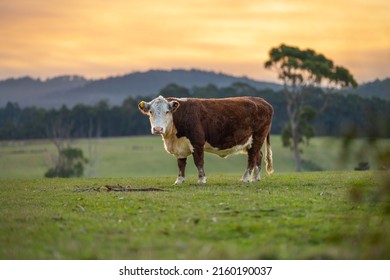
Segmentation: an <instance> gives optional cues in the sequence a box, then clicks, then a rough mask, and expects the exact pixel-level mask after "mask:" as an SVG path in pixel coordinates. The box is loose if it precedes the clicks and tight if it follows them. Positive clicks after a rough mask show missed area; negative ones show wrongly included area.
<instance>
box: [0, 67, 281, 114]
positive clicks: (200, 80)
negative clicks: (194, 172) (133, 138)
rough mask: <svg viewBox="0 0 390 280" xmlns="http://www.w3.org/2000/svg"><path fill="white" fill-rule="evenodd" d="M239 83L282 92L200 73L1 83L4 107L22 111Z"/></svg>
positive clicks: (116, 102)
mask: <svg viewBox="0 0 390 280" xmlns="http://www.w3.org/2000/svg"><path fill="white" fill-rule="evenodd" d="M235 82H243V83H247V84H249V85H251V86H253V87H255V88H257V89H264V88H269V89H273V90H277V89H279V88H281V86H280V85H278V84H276V83H267V82H260V81H255V80H252V79H249V78H246V77H234V76H230V75H226V74H222V73H215V72H207V71H200V70H172V71H163V70H150V71H147V72H134V73H131V74H127V75H124V76H117V77H109V78H105V79H98V80H87V79H85V78H83V77H79V76H63V77H56V78H53V79H48V80H46V81H42V80H39V79H38V80H37V79H32V78H29V77H25V78H19V79H8V80H4V81H0V106H4V105H5V104H6V103H7V102H9V101H11V102H17V103H18V104H19V105H20V106H21V107H26V106H37V107H45V108H50V107H59V106H61V105H62V104H66V105H68V106H73V105H75V104H78V103H83V104H88V105H94V104H96V103H97V102H98V101H100V100H103V99H104V100H107V101H108V102H109V104H111V105H119V104H121V103H122V101H123V100H124V99H125V98H127V97H129V96H133V97H136V96H151V95H156V94H158V92H159V91H160V90H161V89H162V88H164V87H165V86H167V85H168V84H170V83H176V84H179V85H181V86H184V87H187V88H192V87H194V86H206V85H208V84H214V85H216V86H218V87H224V86H229V85H231V84H232V83H235Z"/></svg>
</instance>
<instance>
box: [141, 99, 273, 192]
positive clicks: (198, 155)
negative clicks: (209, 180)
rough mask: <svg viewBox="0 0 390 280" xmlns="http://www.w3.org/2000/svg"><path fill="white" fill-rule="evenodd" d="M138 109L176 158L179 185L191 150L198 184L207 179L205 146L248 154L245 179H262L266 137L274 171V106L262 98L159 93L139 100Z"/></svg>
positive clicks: (267, 157)
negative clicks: (271, 141)
mask: <svg viewBox="0 0 390 280" xmlns="http://www.w3.org/2000/svg"><path fill="white" fill-rule="evenodd" d="M138 108H139V109H140V111H141V112H142V113H143V114H145V115H148V116H149V118H150V124H151V129H152V134H159V135H161V136H162V138H163V141H164V146H165V150H166V151H167V152H168V153H171V154H173V155H175V156H176V158H177V164H178V167H179V175H178V177H177V179H176V182H175V184H181V183H183V182H184V180H185V167H186V163H187V157H188V156H190V155H193V157H194V162H195V165H196V167H197V168H198V171H199V180H198V183H200V184H203V183H206V174H205V171H204V168H203V162H204V160H203V157H204V151H206V152H209V153H213V154H217V155H219V156H221V157H227V156H228V155H231V154H236V153H239V152H244V153H247V154H248V165H247V169H246V171H245V173H244V175H243V177H242V179H241V181H242V182H248V181H252V182H256V181H259V180H260V168H261V160H262V157H263V153H262V151H261V148H262V146H263V143H264V141H265V140H266V149H265V163H266V169H267V172H268V174H270V173H272V172H273V167H272V151H271V143H270V129H271V123H272V115H273V108H272V106H271V105H270V104H269V103H267V102H266V101H265V100H264V99H262V98H259V97H236V98H223V99H200V98H164V97H162V96H159V97H157V98H155V99H153V100H152V101H150V102H145V101H142V102H140V103H139V105H138ZM251 176H252V178H251Z"/></svg>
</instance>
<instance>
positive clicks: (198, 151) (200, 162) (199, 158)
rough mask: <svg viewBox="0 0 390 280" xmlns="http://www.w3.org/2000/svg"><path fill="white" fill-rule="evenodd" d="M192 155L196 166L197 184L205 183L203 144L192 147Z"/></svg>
mask: <svg viewBox="0 0 390 280" xmlns="http://www.w3.org/2000/svg"><path fill="white" fill-rule="evenodd" d="M192 155H193V157H194V163H195V165H196V167H197V168H198V174H199V179H198V184H205V183H206V181H207V178H206V174H205V172H204V167H203V166H204V149H203V145H202V146H197V147H194V152H193V154H192Z"/></svg>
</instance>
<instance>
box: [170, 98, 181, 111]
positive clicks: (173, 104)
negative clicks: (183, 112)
mask: <svg viewBox="0 0 390 280" xmlns="http://www.w3.org/2000/svg"><path fill="white" fill-rule="evenodd" d="M169 105H170V109H171V112H172V113H173V112H175V111H176V110H177V108H179V106H180V103H179V102H177V101H175V100H174V101H172V102H169Z"/></svg>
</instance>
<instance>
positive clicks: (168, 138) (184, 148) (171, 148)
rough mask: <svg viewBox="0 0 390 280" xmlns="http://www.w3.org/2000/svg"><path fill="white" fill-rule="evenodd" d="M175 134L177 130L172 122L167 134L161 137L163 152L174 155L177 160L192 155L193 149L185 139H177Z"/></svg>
mask: <svg viewBox="0 0 390 280" xmlns="http://www.w3.org/2000/svg"><path fill="white" fill-rule="evenodd" d="M176 133H177V129H176V127H175V125H174V124H173V122H172V124H171V125H170V126H169V127H168V128H167V132H166V133H165V134H164V135H162V139H163V141H164V147H165V150H166V151H167V152H168V153H170V154H173V155H175V156H176V157H177V158H186V157H188V156H189V155H191V154H192V152H193V151H194V148H193V147H192V145H191V142H190V140H188V138H187V137H180V138H178V137H177V136H176Z"/></svg>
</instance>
